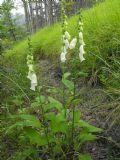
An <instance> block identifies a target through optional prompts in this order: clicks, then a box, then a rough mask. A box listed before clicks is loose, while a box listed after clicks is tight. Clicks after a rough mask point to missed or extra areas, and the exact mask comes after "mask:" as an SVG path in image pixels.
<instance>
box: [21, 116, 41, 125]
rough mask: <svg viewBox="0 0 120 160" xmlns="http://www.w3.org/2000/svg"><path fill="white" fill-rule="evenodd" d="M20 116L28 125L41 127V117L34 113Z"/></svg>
mask: <svg viewBox="0 0 120 160" xmlns="http://www.w3.org/2000/svg"><path fill="white" fill-rule="evenodd" d="M19 118H21V119H23V120H24V123H26V126H32V127H38V128H40V127H41V123H40V121H39V119H38V118H37V117H35V116H33V115H29V114H21V115H19Z"/></svg>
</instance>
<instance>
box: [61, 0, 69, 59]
mask: <svg viewBox="0 0 120 160" xmlns="http://www.w3.org/2000/svg"><path fill="white" fill-rule="evenodd" d="M64 5H65V1H64V0H62V2H61V14H62V49H61V55H60V59H61V62H65V61H66V55H67V52H68V49H69V45H70V44H69V41H70V39H71V36H70V34H69V33H68V31H67V27H68V22H67V16H66V14H65V9H64Z"/></svg>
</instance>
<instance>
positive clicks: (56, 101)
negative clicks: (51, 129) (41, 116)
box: [48, 97, 63, 111]
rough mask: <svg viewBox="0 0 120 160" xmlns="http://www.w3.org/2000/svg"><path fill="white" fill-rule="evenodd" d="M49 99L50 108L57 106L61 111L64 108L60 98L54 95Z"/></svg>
mask: <svg viewBox="0 0 120 160" xmlns="http://www.w3.org/2000/svg"><path fill="white" fill-rule="evenodd" d="M48 101H49V104H48V109H51V108H56V109H58V110H59V111H61V110H62V109H63V105H62V103H61V102H59V101H58V100H56V99H54V98H53V97H48Z"/></svg>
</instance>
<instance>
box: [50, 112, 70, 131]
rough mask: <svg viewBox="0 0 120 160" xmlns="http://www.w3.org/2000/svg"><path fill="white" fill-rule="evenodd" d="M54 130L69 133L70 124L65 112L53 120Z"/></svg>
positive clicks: (52, 127)
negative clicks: (66, 119)
mask: <svg viewBox="0 0 120 160" xmlns="http://www.w3.org/2000/svg"><path fill="white" fill-rule="evenodd" d="M51 129H52V132H54V133H57V132H62V133H67V131H68V125H67V122H66V121H65V117H64V115H63V114H59V115H56V116H55V117H54V118H53V119H52V121H51Z"/></svg>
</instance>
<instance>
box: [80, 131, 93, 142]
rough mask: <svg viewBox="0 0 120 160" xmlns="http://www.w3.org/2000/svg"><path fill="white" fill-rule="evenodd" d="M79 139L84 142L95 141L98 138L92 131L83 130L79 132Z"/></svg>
mask: <svg viewBox="0 0 120 160" xmlns="http://www.w3.org/2000/svg"><path fill="white" fill-rule="evenodd" d="M79 140H80V142H81V143H84V142H87V141H94V140H96V136H95V135H93V134H91V133H85V132H81V133H80V134H79Z"/></svg>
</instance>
